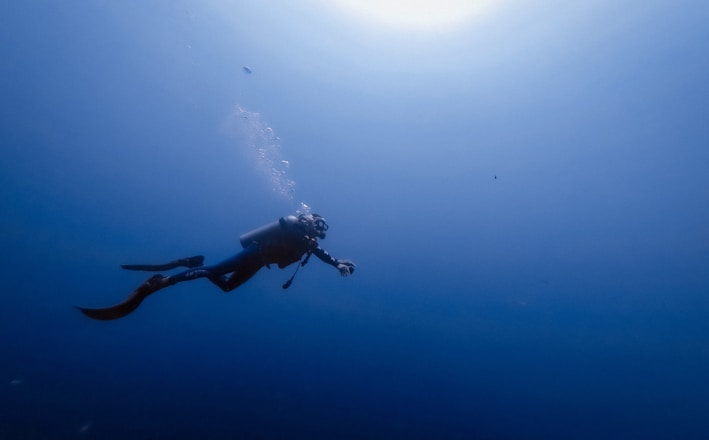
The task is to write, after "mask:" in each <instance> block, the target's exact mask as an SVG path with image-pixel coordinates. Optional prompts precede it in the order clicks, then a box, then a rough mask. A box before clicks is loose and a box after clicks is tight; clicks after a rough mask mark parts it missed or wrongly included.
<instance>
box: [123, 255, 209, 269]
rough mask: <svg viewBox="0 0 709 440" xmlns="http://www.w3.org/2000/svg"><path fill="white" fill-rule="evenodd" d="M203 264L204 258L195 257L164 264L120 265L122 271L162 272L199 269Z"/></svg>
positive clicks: (200, 256)
mask: <svg viewBox="0 0 709 440" xmlns="http://www.w3.org/2000/svg"><path fill="white" fill-rule="evenodd" d="M203 264H204V257H203V256H202V255H196V256H194V257H187V258H180V259H178V260H173V261H170V262H169V263H165V264H121V267H122V268H123V269H128V270H147V271H151V272H159V271H162V270H170V269H174V268H176V267H189V268H192V267H199V266H201V265H203Z"/></svg>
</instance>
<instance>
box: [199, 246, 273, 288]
mask: <svg viewBox="0 0 709 440" xmlns="http://www.w3.org/2000/svg"><path fill="white" fill-rule="evenodd" d="M262 267H263V260H262V259H261V255H260V254H259V252H258V246H255V245H252V246H249V247H247V248H246V249H244V250H243V251H241V252H240V253H238V254H237V255H235V256H233V257H232V258H230V259H228V260H225V261H223V262H222V263H220V264H218V265H216V267H215V270H213V271H212V275H211V276H208V278H209V281H211V282H212V283H213V284H214V285H216V286H217V287H219V288H220V289H222V290H223V291H224V292H231V291H232V290H234V289H236V288H237V287H239V286H241V285H242V284H244V283H245V282H246V281H248V280H249V279H250V278H251V277H252V276H254V275H255V274H256V272H258V271H259V269H261V268H262ZM229 273H231V274H230V275H225V274H229Z"/></svg>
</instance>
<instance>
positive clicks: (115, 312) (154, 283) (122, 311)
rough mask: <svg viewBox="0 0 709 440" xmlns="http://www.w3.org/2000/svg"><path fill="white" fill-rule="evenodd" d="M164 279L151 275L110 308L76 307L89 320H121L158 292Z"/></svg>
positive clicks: (160, 276)
mask: <svg viewBox="0 0 709 440" xmlns="http://www.w3.org/2000/svg"><path fill="white" fill-rule="evenodd" d="M164 278H165V277H164V276H162V275H159V274H158V275H153V276H152V277H150V279H149V280H147V281H146V282H144V283H143V284H141V285H140V286H139V287H138V288H137V289H135V290H134V291H133V293H131V294H130V296H128V298H126V300H125V301H123V302H122V303H119V304H116V305H115V306H111V307H104V308H99V309H90V308H86V307H79V306H76V308H77V309H79V311H81V313H83V314H84V315H86V316H88V317H89V318H92V319H96V320H99V321H110V320H112V319H118V318H123V317H124V316H126V315H128V314H129V313H131V312H133V310H135V309H137V308H138V306H139V305H140V303H142V302H143V300H144V299H145V298H147V297H148V296H149V295H150V294H152V293H154V292H156V291H158V290H159V289H160V288H161V287H163V285H162V283H160V282H158V281H162V280H163V279H164Z"/></svg>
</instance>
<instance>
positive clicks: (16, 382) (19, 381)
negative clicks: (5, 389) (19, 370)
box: [10, 379, 25, 387]
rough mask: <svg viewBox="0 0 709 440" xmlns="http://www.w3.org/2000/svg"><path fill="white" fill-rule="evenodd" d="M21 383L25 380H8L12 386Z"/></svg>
mask: <svg viewBox="0 0 709 440" xmlns="http://www.w3.org/2000/svg"><path fill="white" fill-rule="evenodd" d="M23 383H25V381H24V380H22V379H12V380H11V381H10V385H12V386H13V387H18V386H20V385H22V384H23Z"/></svg>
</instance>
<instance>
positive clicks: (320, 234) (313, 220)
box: [298, 214, 328, 239]
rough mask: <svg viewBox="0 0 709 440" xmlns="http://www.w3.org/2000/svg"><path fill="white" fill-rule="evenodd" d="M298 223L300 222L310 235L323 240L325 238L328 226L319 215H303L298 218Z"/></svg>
mask: <svg viewBox="0 0 709 440" xmlns="http://www.w3.org/2000/svg"><path fill="white" fill-rule="evenodd" d="M298 222H300V224H301V225H302V226H303V228H304V229H305V232H306V233H307V234H308V235H310V236H313V237H317V238H321V239H322V238H325V232H326V231H327V229H328V226H327V223H326V222H325V218H323V217H322V216H320V215H318V214H301V215H299V216H298Z"/></svg>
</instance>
